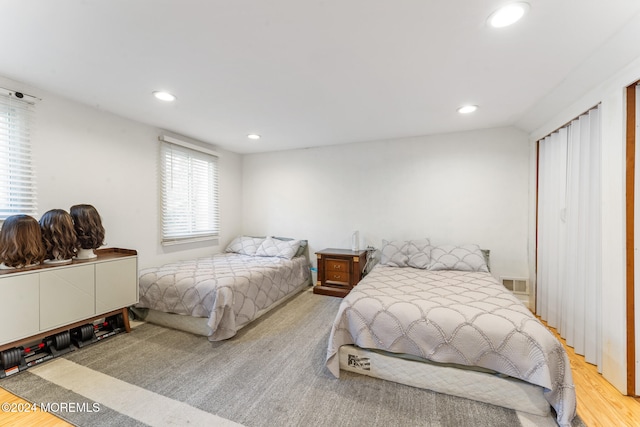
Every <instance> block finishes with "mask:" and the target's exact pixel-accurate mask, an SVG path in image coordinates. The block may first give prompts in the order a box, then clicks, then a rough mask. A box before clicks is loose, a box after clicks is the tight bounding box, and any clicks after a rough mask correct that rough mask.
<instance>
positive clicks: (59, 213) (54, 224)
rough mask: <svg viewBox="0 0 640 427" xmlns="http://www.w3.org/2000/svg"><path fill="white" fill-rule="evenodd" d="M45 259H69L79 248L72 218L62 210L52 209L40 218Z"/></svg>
mask: <svg viewBox="0 0 640 427" xmlns="http://www.w3.org/2000/svg"><path fill="white" fill-rule="evenodd" d="M40 228H41V229H42V241H43V242H44V248H45V250H46V251H47V255H46V259H52V260H62V259H71V258H73V257H74V256H75V255H76V252H77V251H78V249H79V248H80V242H78V237H77V236H76V230H75V228H74V226H73V218H71V215H69V214H68V213H67V211H65V210H63V209H52V210H50V211H48V212H45V213H44V215H42V217H41V218H40Z"/></svg>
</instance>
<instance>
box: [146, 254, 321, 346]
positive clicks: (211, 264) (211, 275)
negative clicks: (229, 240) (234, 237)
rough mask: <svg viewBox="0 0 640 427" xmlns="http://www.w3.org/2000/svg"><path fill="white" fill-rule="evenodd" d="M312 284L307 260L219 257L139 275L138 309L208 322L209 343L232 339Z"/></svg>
mask: <svg viewBox="0 0 640 427" xmlns="http://www.w3.org/2000/svg"><path fill="white" fill-rule="evenodd" d="M309 280H310V271H309V262H308V260H307V258H306V257H304V256H299V257H295V258H293V259H285V258H278V257H266V256H249V255H242V254H237V253H221V254H215V255H213V256H211V257H207V258H199V259H195V260H187V261H180V262H175V263H171V264H166V265H163V266H162V267H156V268H146V269H143V270H141V271H140V280H139V282H140V286H139V287H140V300H139V302H138V304H136V306H135V307H136V308H142V309H144V308H146V309H151V310H156V311H160V312H165V313H175V314H180V315H186V316H193V317H201V318H207V319H208V320H207V326H208V327H209V328H211V331H212V333H211V335H210V336H209V339H210V340H211V341H219V340H223V339H227V338H230V337H232V336H234V335H235V334H236V332H237V331H238V330H239V329H240V328H242V327H243V326H245V325H246V324H248V323H249V322H251V321H252V320H254V319H255V318H257V317H258V315H259V314H260V313H261V312H263V311H264V309H266V308H268V307H271V306H274V305H275V303H276V302H277V301H280V300H282V299H284V298H286V297H287V296H289V295H290V294H291V293H294V292H297V291H299V290H300V286H301V285H302V284H304V283H306V282H309Z"/></svg>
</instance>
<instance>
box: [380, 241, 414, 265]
mask: <svg viewBox="0 0 640 427" xmlns="http://www.w3.org/2000/svg"><path fill="white" fill-rule="evenodd" d="M408 245H409V242H407V241H402V240H395V241H391V242H389V241H387V240H383V241H382V249H381V250H380V264H382V265H388V266H390V267H407V266H408V264H407V263H408V262H409V255H408V254H407V249H408Z"/></svg>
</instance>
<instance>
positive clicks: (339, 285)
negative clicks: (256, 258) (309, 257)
mask: <svg viewBox="0 0 640 427" xmlns="http://www.w3.org/2000/svg"><path fill="white" fill-rule="evenodd" d="M316 257H317V258H318V281H317V282H316V286H314V287H313V293H314V294H322V295H331V296H334V297H344V296H345V295H347V294H348V293H349V291H351V289H353V287H354V286H355V285H357V284H358V282H359V281H360V279H362V272H363V270H364V266H365V264H366V263H367V251H365V250H362V251H352V250H349V249H334V248H329V249H323V250H321V251H318V252H316Z"/></svg>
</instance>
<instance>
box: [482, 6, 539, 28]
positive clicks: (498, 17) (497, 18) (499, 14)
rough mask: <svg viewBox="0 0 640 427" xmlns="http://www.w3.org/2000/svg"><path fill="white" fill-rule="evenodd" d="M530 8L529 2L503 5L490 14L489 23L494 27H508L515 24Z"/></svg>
mask: <svg viewBox="0 0 640 427" xmlns="http://www.w3.org/2000/svg"><path fill="white" fill-rule="evenodd" d="M528 10H529V3H525V2H517V3H511V4H508V5H506V6H503V7H501V8H500V9H498V10H496V11H495V12H493V13H492V14H491V15H490V16H489V19H488V21H489V25H491V26H492V27H494V28H502V27H507V26H509V25H511V24H514V23H515V22H517V21H518V20H520V18H522V17H523V16H524V14H525V13H527V11H528Z"/></svg>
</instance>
